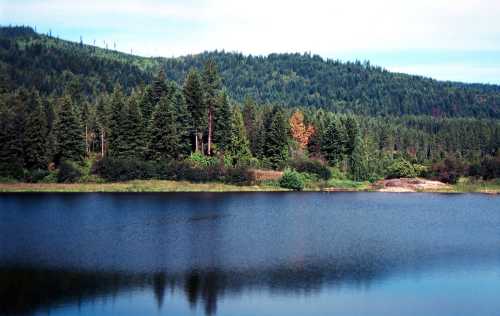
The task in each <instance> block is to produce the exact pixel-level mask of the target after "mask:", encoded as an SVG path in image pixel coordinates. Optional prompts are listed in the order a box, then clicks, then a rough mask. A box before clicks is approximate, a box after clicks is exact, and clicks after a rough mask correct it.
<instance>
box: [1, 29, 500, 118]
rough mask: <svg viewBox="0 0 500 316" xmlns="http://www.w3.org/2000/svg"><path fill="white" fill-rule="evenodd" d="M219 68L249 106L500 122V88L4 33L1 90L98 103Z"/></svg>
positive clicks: (315, 61)
mask: <svg viewBox="0 0 500 316" xmlns="http://www.w3.org/2000/svg"><path fill="white" fill-rule="evenodd" d="M209 58H212V59H214V60H215V61H216V63H217V65H218V67H219V70H220V72H221V75H222V78H223V80H224V84H225V86H226V87H227V89H228V90H229V91H228V92H229V94H230V96H231V97H232V98H233V99H235V100H237V101H242V100H243V99H244V98H245V97H246V96H251V97H253V98H254V99H256V100H257V101H258V102H262V103H268V102H272V103H278V104H283V105H286V106H306V107H307V106H314V107H324V108H327V109H330V110H334V111H339V112H355V113H357V114H364V115H403V114H416V115H437V116H469V117H490V118H500V86H495V85H482V84H462V83H451V82H442V81H436V80H432V79H428V78H423V77H419V76H411V75H405V74H398V73H391V72H388V71H386V70H384V69H382V68H380V67H376V66H372V65H370V64H369V63H361V62H348V63H342V62H340V61H334V60H324V59H322V58H321V57H319V56H315V55H314V56H312V55H309V54H271V55H269V56H266V57H262V56H245V55H243V54H239V53H226V52H205V53H202V54H197V55H189V56H184V57H179V58H144V57H139V56H134V55H130V54H124V53H120V52H116V51H112V50H106V49H101V48H97V47H94V46H89V45H83V44H79V43H73V42H68V41H64V40H60V39H57V38H53V37H49V36H46V35H41V34H37V33H35V32H34V31H33V30H32V29H31V28H28V27H2V28H0V71H1V72H0V73H1V74H3V75H2V77H1V78H0V85H2V86H4V87H6V88H7V89H12V88H15V87H19V86H25V87H35V88H37V89H38V90H40V91H41V92H42V93H45V94H51V93H55V94H60V93H62V91H64V89H66V88H70V89H80V90H82V91H84V93H85V94H86V95H87V96H88V97H90V98H92V97H95V96H96V95H98V94H99V93H102V92H103V91H107V92H110V91H111V90H112V87H113V85H114V84H116V83H120V84H121V85H122V86H123V87H125V89H126V90H127V91H130V90H131V89H132V88H134V87H135V86H137V85H140V84H142V83H148V82H150V81H151V80H152V78H153V76H154V74H155V73H156V72H157V71H158V69H159V68H160V67H163V68H165V71H166V73H167V76H168V77H169V78H170V79H173V80H175V81H177V82H178V83H182V82H180V81H181V80H182V78H184V77H185V75H186V73H187V71H188V70H189V69H190V68H191V67H195V68H201V66H202V65H203V63H204V62H205V61H206V60H207V59H209Z"/></svg>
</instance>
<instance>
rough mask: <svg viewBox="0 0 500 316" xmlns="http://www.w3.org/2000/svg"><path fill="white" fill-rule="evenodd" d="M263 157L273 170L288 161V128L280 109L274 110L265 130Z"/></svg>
mask: <svg viewBox="0 0 500 316" xmlns="http://www.w3.org/2000/svg"><path fill="white" fill-rule="evenodd" d="M264 156H265V157H266V159H267V160H268V161H269V163H270V165H271V167H273V168H279V167H281V166H282V165H283V163H284V162H285V161H286V160H287V159H288V126H287V123H286V119H285V114H284V112H283V109H281V108H275V110H274V111H273V116H272V119H271V121H270V124H269V126H268V128H267V130H266V138H265V143H264Z"/></svg>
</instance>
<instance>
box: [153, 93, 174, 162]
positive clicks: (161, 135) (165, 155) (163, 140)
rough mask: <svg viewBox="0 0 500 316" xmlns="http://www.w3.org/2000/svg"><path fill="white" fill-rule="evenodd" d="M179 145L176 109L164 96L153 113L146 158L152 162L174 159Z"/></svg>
mask: <svg viewBox="0 0 500 316" xmlns="http://www.w3.org/2000/svg"><path fill="white" fill-rule="evenodd" d="M179 143H180V135H179V133H178V128H177V109H176V107H175V104H174V103H173V102H172V100H171V99H170V98H168V97H166V96H164V97H162V98H161V99H160V101H159V103H158V105H157V106H156V109H155V111H154V112H153V118H152V120H151V127H150V135H149V145H148V157H149V158H150V159H153V160H162V159H166V160H169V159H175V158H177V157H178V156H179Z"/></svg>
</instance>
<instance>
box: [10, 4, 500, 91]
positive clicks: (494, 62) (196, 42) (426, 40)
mask: <svg viewBox="0 0 500 316" xmlns="http://www.w3.org/2000/svg"><path fill="white" fill-rule="evenodd" d="M499 17H500V1H496V0H475V1H474V0H419V1H414V0H412V1H407V0H385V1H380V0H344V1H340V0H330V1H320V0H308V1H303V0H300V1H298V0H297V1H295V0H288V1H278V0H252V1H248V0H246V1H236V0H199V1H198V0H163V1H162V0H146V1H131V0H123V1H113V0H110V1H104V0H101V1H99V0H85V1H77V0H73V1H66V0H46V1H32V0H17V1H12V0H0V24H2V25H8V24H13V25H19V24H25V25H31V26H36V28H37V31H39V32H43V33H46V32H48V30H49V29H51V30H52V34H53V35H59V36H60V37H61V38H64V39H69V40H74V41H79V39H80V35H81V36H82V37H83V41H84V42H85V43H89V44H92V43H93V41H94V40H96V44H97V45H99V46H104V42H107V43H108V44H109V47H110V48H112V47H113V43H116V48H117V49H118V50H121V51H124V52H130V50H131V49H132V50H133V52H134V53H135V54H139V55H143V56H166V57H171V56H180V55H185V54H191V53H199V52H202V51H204V50H214V49H219V50H221V49H225V50H226V51H238V52H242V53H245V54H253V55H256V54H258V55H262V54H268V53H272V52H306V51H307V52H311V53H313V54H319V55H321V56H323V57H328V58H339V59H342V60H355V59H359V60H365V59H368V60H370V61H371V63H372V64H375V65H380V66H383V67H385V68H387V69H389V70H392V71H398V72H405V73H412V74H419V75H424V76H429V77H433V78H436V79H442V80H453V81H464V82H483V83H495V84H500V18H499Z"/></svg>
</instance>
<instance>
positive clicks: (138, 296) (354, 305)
mask: <svg viewBox="0 0 500 316" xmlns="http://www.w3.org/2000/svg"><path fill="white" fill-rule="evenodd" d="M0 314H1V315H47V314H50V315H181V316H182V315H231V316H235V315H249V316H250V315H287V316H288V315H384V316H387V315H439V316H445V315H450V316H451V315H453V316H459V315H467V316H468V315H500V198H498V197H495V196H488V195H480V194H430V193H422V194H420V193H408V194H405V193H289V192H287V193H154V194H153V193H151V194H147V193H145V194H140V193H133V194H128V193H118V194H98V193H96V194H2V195H0Z"/></svg>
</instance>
